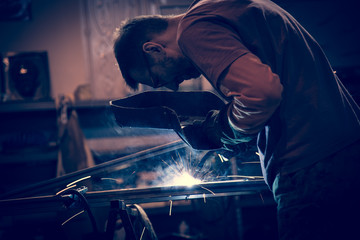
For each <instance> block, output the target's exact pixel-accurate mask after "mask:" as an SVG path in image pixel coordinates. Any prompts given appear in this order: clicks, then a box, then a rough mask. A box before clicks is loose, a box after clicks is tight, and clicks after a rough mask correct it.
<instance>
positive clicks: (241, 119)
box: [114, 0, 360, 239]
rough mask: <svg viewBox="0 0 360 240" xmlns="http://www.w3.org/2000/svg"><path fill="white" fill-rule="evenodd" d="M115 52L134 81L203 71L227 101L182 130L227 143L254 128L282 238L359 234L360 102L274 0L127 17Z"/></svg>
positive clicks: (173, 80)
mask: <svg viewBox="0 0 360 240" xmlns="http://www.w3.org/2000/svg"><path fill="white" fill-rule="evenodd" d="M114 52H115V56H116V59H117V61H118V63H119V67H120V70H121V72H122V75H123V77H124V78H125V80H126V82H127V84H128V86H130V87H131V88H133V89H137V86H138V84H139V83H141V84H145V85H148V86H152V87H154V88H157V87H161V86H164V87H167V88H169V89H172V90H177V89H178V86H179V84H180V83H181V82H182V81H184V80H187V79H191V78H194V77H197V76H199V75H200V74H203V76H204V77H205V78H206V79H207V80H208V81H209V82H210V83H211V84H212V85H213V87H214V88H215V89H216V90H217V91H218V92H219V93H220V94H221V95H222V96H223V97H224V98H225V99H226V100H227V101H228V104H227V105H226V108H224V109H222V110H221V111H213V112H211V113H209V115H208V116H207V118H206V120H205V121H204V122H203V123H202V124H201V125H198V126H192V127H189V129H191V130H190V131H185V132H187V133H193V132H197V133H198V131H192V130H194V129H196V130H198V129H199V128H200V132H201V134H202V135H204V136H205V137H206V138H207V139H208V140H209V141H211V143H212V144H213V146H214V147H223V148H227V149H236V146H237V145H238V144H241V143H242V142H247V141H249V140H251V139H253V138H254V137H257V145H258V152H259V154H260V160H261V164H262V169H263V174H264V177H265V180H266V183H267V184H268V185H269V187H270V189H272V191H273V193H274V197H275V200H276V202H277V204H278V220H279V221H278V223H279V235H280V239H333V238H334V237H338V239H348V238H347V237H350V236H352V235H353V234H356V235H355V236H357V237H355V239H356V238H358V239H360V235H359V233H357V232H356V226H357V224H358V223H359V221H358V220H355V221H352V220H350V219H355V216H357V214H360V201H359V202H358V200H357V198H356V197H357V196H358V195H359V193H358V190H359V188H360V180H359V179H360V178H359V177H357V173H358V171H359V169H360V157H359V156H360V110H359V107H358V106H357V104H356V103H355V102H354V100H353V99H352V98H351V96H350V95H349V93H348V92H347V91H346V89H345V88H344V86H343V85H342V84H341V82H340V81H339V79H338V78H337V76H336V74H335V73H334V72H333V70H332V68H331V66H330V65H329V62H328V60H327V58H326V56H325V55H324V53H323V51H322V49H321V48H320V46H319V45H318V43H317V42H316V41H315V40H314V39H313V38H312V36H311V35H310V34H309V33H308V32H307V31H306V30H305V29H304V28H303V27H302V26H301V25H300V24H299V23H298V22H297V21H296V20H295V19H294V18H293V17H292V16H291V15H290V14H289V13H287V12H286V11H284V10H283V9H281V8H280V7H279V6H277V5H276V4H274V3H273V2H271V1H268V0H236V1H235V0H234V1H230V0H200V1H196V2H194V3H193V4H192V5H191V6H190V8H189V9H188V11H187V12H186V13H185V14H181V15H176V16H167V17H164V16H143V17H138V18H136V19H132V20H129V21H128V22H127V23H125V25H123V26H122V28H121V29H120V31H119V32H118V37H117V39H116V41H115V44H114ZM185 130H186V129H185ZM188 136H189V137H198V136H196V134H192V135H191V134H189V135H188ZM354 227H355V228H354ZM352 237H353V236H352Z"/></svg>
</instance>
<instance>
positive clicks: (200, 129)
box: [182, 120, 222, 150]
mask: <svg viewBox="0 0 360 240" xmlns="http://www.w3.org/2000/svg"><path fill="white" fill-rule="evenodd" d="M205 125H206V120H204V121H201V120H196V121H194V122H193V123H192V124H191V125H187V126H185V127H183V129H182V130H183V133H184V135H185V138H186V140H187V141H188V142H189V144H190V145H191V147H193V148H195V149H199V150H210V149H219V148H221V147H222V145H221V142H220V141H218V142H217V141H216V139H211V137H210V136H209V133H208V132H206V128H205V127H204V126H205Z"/></svg>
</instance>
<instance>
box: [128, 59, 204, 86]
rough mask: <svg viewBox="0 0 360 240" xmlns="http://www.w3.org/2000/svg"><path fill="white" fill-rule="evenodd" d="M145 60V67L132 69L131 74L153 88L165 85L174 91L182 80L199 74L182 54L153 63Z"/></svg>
mask: <svg viewBox="0 0 360 240" xmlns="http://www.w3.org/2000/svg"><path fill="white" fill-rule="evenodd" d="M144 57H145V58H146V56H144ZM145 61H147V68H146V69H143V71H132V72H131V75H132V77H133V78H134V79H136V80H137V81H138V82H139V83H142V84H145V85H148V86H150V87H153V88H159V87H166V88H168V89H171V90H174V91H176V90H178V89H179V85H180V83H182V82H183V81H184V80H188V79H192V78H197V77H199V76H200V73H199V71H198V70H197V69H196V68H195V67H194V66H193V65H192V64H191V63H190V61H189V60H187V59H186V58H185V57H183V56H180V57H176V58H175V57H172V58H170V57H167V58H165V59H163V60H161V61H159V62H157V63H155V64H151V63H150V61H149V59H145Z"/></svg>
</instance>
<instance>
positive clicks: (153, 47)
mask: <svg viewBox="0 0 360 240" xmlns="http://www.w3.org/2000/svg"><path fill="white" fill-rule="evenodd" d="M143 51H144V52H145V53H147V54H149V55H151V56H152V57H153V58H154V59H157V58H159V57H163V56H164V55H165V50H164V47H163V46H162V45H161V44H159V43H155V42H146V43H144V44H143Z"/></svg>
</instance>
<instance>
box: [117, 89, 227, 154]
mask: <svg viewBox="0 0 360 240" xmlns="http://www.w3.org/2000/svg"><path fill="white" fill-rule="evenodd" d="M224 105H225V103H224V101H223V100H222V99H221V98H219V97H218V96H216V95H215V94H214V93H211V92H207V91H186V92H185V91H184V92H170V91H147V92H142V93H139V94H136V95H133V96H130V97H126V98H122V99H118V100H112V101H110V106H111V110H112V112H113V113H114V115H115V119H116V122H117V124H118V125H119V126H120V127H138V128H161V129H172V130H174V131H175V132H176V133H177V134H178V135H179V137H180V138H181V139H182V140H183V141H184V142H185V143H187V144H188V145H189V146H191V147H192V148H194V149H197V150H214V149H213V147H212V145H211V144H210V143H207V142H206V141H203V140H202V138H201V137H199V138H188V137H187V136H186V134H185V133H184V131H183V129H184V127H185V126H188V125H192V124H193V123H194V122H196V121H203V120H204V119H205V118H206V116H207V114H208V113H209V111H211V110H220V109H221V108H223V107H224Z"/></svg>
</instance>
